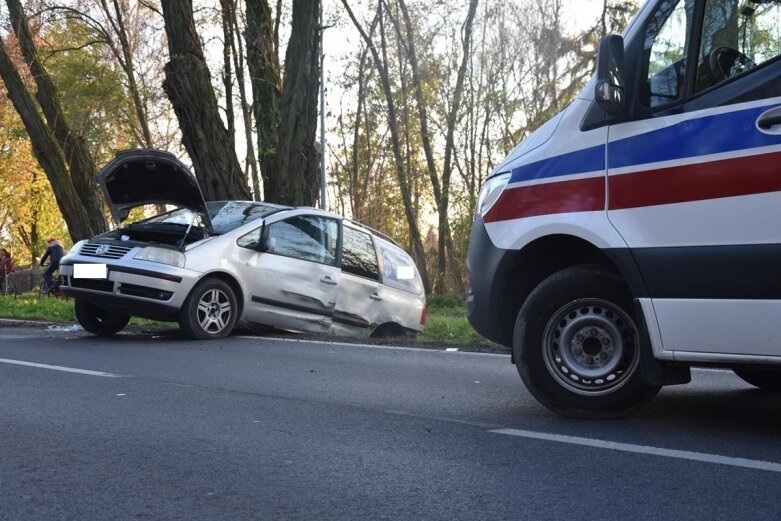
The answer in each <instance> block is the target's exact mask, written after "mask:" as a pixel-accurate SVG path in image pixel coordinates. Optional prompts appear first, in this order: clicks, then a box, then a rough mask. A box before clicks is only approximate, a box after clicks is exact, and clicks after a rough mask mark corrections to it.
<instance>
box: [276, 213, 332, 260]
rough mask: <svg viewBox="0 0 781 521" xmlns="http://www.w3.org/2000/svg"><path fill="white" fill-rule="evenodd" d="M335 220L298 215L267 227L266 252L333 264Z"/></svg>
mask: <svg viewBox="0 0 781 521" xmlns="http://www.w3.org/2000/svg"><path fill="white" fill-rule="evenodd" d="M338 238H339V223H338V222H337V221H335V220H334V219H326V218H323V217H317V216H314V215H299V216H296V217H291V218H289V219H285V220H284V221H278V222H275V223H273V224H271V225H270V226H269V227H268V244H269V245H273V246H271V247H270V248H271V249H270V250H269V253H274V254H275V255H284V256H286V257H293V258H296V259H301V260H307V261H312V262H319V263H322V264H329V265H331V266H335V265H336V245H337V241H338Z"/></svg>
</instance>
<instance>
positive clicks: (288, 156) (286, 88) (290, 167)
mask: <svg viewBox="0 0 781 521" xmlns="http://www.w3.org/2000/svg"><path fill="white" fill-rule="evenodd" d="M318 14H319V2H315V1H313V0H294V1H293V23H292V27H291V33H290V41H289V42H288V45H287V52H286V54H285V76H284V83H283V85H282V94H281V96H280V99H279V127H278V128H277V136H278V146H277V150H276V152H277V153H276V157H275V162H274V163H275V166H274V170H273V175H270V176H268V177H269V184H268V185H267V186H266V187H265V190H266V198H267V199H268V200H271V201H274V202H280V203H283V204H289V205H293V206H300V205H312V204H313V203H314V202H315V200H316V199H317V195H318V193H319V192H320V176H319V165H320V152H318V150H317V148H316V146H315V143H316V139H317V115H318V113H317V94H318V92H319V89H320V66H319V65H320V64H319V57H318V52H317V51H318V46H319V42H320V38H321V31H320V28H319V26H318Z"/></svg>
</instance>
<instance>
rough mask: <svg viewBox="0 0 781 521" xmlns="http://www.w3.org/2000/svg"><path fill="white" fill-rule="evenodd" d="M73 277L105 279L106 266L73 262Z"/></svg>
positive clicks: (106, 273)
mask: <svg viewBox="0 0 781 521" xmlns="http://www.w3.org/2000/svg"><path fill="white" fill-rule="evenodd" d="M73 278H74V279H107V278H108V268H106V265H105V264H74V265H73Z"/></svg>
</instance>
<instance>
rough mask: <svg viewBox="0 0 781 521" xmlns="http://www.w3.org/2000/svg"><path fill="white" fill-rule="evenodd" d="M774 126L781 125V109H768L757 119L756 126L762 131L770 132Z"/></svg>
mask: <svg viewBox="0 0 781 521" xmlns="http://www.w3.org/2000/svg"><path fill="white" fill-rule="evenodd" d="M776 125H781V107H776V108H774V109H770V110H768V111H767V112H764V113H762V114H761V115H760V116H759V118H758V119H757V126H758V127H759V128H761V129H764V130H770V127H775V126H776Z"/></svg>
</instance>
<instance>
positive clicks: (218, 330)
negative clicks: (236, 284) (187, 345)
mask: <svg viewBox="0 0 781 521" xmlns="http://www.w3.org/2000/svg"><path fill="white" fill-rule="evenodd" d="M237 318H238V304H237V301H236V294H235V293H234V292H233V289H232V288H231V287H230V285H229V284H228V283H227V282H224V281H222V280H220V279H214V278H210V279H205V280H202V281H201V282H199V283H198V284H197V285H196V286H195V287H194V288H193V290H192V291H191V292H190V295H189V296H188V297H187V299H186V300H185V301H184V305H183V306H182V310H181V312H180V314H179V326H180V327H181V328H182V331H184V333H185V334H186V335H187V336H189V337H191V338H197V339H200V340H209V339H215V338H223V337H226V336H228V334H230V332H231V331H232V330H233V326H234V325H235V324H236V319H237Z"/></svg>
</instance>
